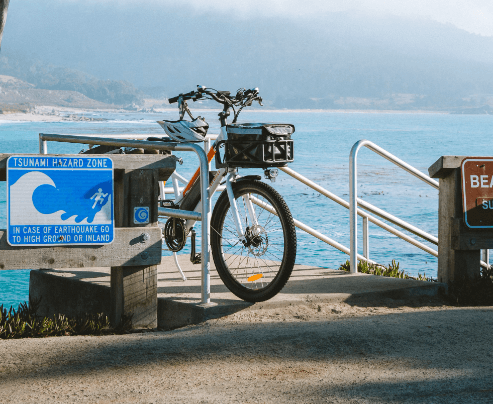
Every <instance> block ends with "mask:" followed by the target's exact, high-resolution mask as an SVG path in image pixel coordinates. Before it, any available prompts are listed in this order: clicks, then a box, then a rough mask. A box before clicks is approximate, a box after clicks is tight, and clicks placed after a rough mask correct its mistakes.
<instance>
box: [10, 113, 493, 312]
mask: <svg viewBox="0 0 493 404" xmlns="http://www.w3.org/2000/svg"><path fill="white" fill-rule="evenodd" d="M67 114H68V113H67ZM199 114H200V115H201V116H203V117H205V119H206V120H207V121H208V122H209V124H210V125H211V128H210V130H209V133H218V132H219V125H218V123H217V111H214V110H202V111H200V112H199ZM83 115H84V116H85V117H87V118H102V119H103V120H101V121H60V122H14V121H8V120H3V121H0V152H2V153H19V154H21V153H37V152H38V150H39V146H38V134H39V133H59V134H75V133H91V134H99V133H100V134H101V135H105V134H115V133H122V134H123V133H146V134H149V135H152V136H155V135H162V134H163V132H162V129H161V128H160V126H159V125H158V124H157V123H156V122H155V121H156V120H160V119H178V114H177V112H175V111H171V110H170V111H166V112H163V113H137V112H135V113H134V112H123V113H105V112H85V113H84V114H83ZM6 117H7V118H8V116H6ZM241 118H242V119H240V120H242V121H246V122H283V123H292V124H294V125H295V127H296V132H295V133H294V135H293V139H294V141H295V146H294V155H295V161H294V162H293V163H292V164H290V168H292V169H293V170H295V171H297V172H299V173H300V174H302V175H304V176H305V177H307V178H309V179H310V180H312V181H314V182H316V183H318V184H319V185H321V186H322V187H324V188H326V189H328V190H329V191H331V192H333V193H334V194H336V195H338V196H340V197H342V198H343V199H345V200H348V198H349V197H348V194H349V152H350V150H351V147H352V146H353V144H354V143H355V142H357V141H358V140H361V139H367V140H370V141H372V142H374V143H376V144H377V145H379V146H380V147H383V148H384V149H386V150H387V151H389V152H390V153H392V154H394V155H395V156H397V157H398V158H400V159H402V160H404V161H405V162H407V163H409V164H411V165H412V166H414V167H416V168H417V169H419V170H420V171H422V172H423V173H426V174H428V167H429V166H431V165H432V164H433V163H434V162H435V161H436V160H437V159H438V158H439V157H440V156H442V155H468V156H491V155H493V147H491V144H490V141H491V132H490V130H491V128H492V126H493V116H490V115H449V114H435V113H356V112H351V113H349V112H348V113H345V112H327V111H268V110H264V111H258V110H255V111H248V110H247V111H243V112H242V113H241ZM85 147H86V146H84V145H75V144H67V143H66V144H64V143H54V142H50V143H49V144H48V152H49V153H78V152H79V151H80V150H81V149H83V148H85ZM177 154H178V155H179V156H180V157H182V158H184V164H183V165H182V166H178V171H179V172H180V173H181V174H182V175H184V176H186V177H188V178H189V177H190V175H191V173H193V171H194V170H195V168H196V167H197V165H198V161H197V158H196V156H195V154H194V153H184V152H182V153H177ZM240 174H245V175H247V174H258V175H262V171H261V170H256V169H249V170H247V169H242V170H240ZM271 185H273V186H274V187H275V188H276V189H277V190H278V191H279V192H280V193H281V195H283V197H284V198H285V199H286V201H287V203H288V206H289V207H290V210H291V213H292V214H293V217H294V218H296V219H298V220H300V221H301V222H303V223H305V224H307V225H308V226H310V227H312V228H314V229H316V230H318V231H319V232H321V233H323V234H325V235H327V236H328V237H330V238H332V239H334V240H336V241H338V242H339V243H341V244H343V245H345V246H348V245H349V212H348V210H347V209H345V208H343V207H342V206H340V205H338V204H337V203H335V202H333V201H332V200H330V199H327V198H326V197H324V196H321V195H320V194H318V193H316V192H315V191H313V190H312V189H310V188H308V187H307V186H305V185H304V184H302V183H300V182H298V181H297V180H295V179H293V178H291V177H289V176H288V175H286V174H285V173H283V172H281V171H279V176H278V178H277V181H276V182H274V183H271ZM358 196H359V197H361V198H363V199H364V200H366V201H368V202H370V203H372V204H374V205H376V206H377V207H379V208H381V209H384V210H386V211H387V212H389V213H391V214H393V215H395V216H397V217H399V218H401V219H403V220H405V221H407V222H409V223H411V224H413V225H414V226H417V227H419V228H421V229H423V230H425V231H427V232H428V233H431V234H433V235H437V233H438V191H437V190H436V189H434V188H432V187H430V186H429V185H427V184H425V183H424V182H422V181H420V180H418V179H417V178H415V177H414V176H412V175H410V174H408V173H407V172H405V171H403V170H401V169H399V168H397V167H396V166H394V165H393V164H391V163H390V162H388V161H387V160H385V159H383V158H382V157H380V156H378V155H376V154H375V153H373V152H371V151H370V150H368V149H366V148H363V149H361V151H360V152H359V157H358ZM5 227H6V184H5V182H0V228H5ZM359 232H360V236H359V237H360V243H359V246H360V252H361V250H362V243H361V219H360V224H359ZM197 233H198V234H200V231H199V230H198V231H197ZM297 235H298V253H297V263H299V264H307V265H316V266H321V267H327V268H334V269H336V268H338V267H339V265H340V264H342V263H343V262H345V261H346V259H348V258H349V257H348V256H347V255H346V254H344V253H342V252H340V251H338V250H337V249H335V248H333V247H331V246H329V245H327V244H325V243H323V242H322V241H320V240H318V239H316V238H314V237H312V236H310V235H308V234H306V233H304V232H303V231H300V230H298V233H297ZM413 237H414V236H413ZM188 244H189V243H188ZM424 244H427V243H426V242H424ZM198 245H199V246H200V242H199V243H198ZM427 245H430V246H432V245H431V244H427ZM432 247H434V248H436V246H432ZM188 251H189V249H188V248H185V249H184V250H183V252H184V253H186V252H188ZM168 254H170V253H169V252H168V251H163V255H168ZM370 258H371V259H373V260H375V261H377V262H379V263H381V264H388V263H390V262H391V261H392V260H396V261H397V262H399V264H400V269H402V270H404V271H406V272H408V273H409V274H410V275H412V276H416V275H417V274H418V273H421V274H423V273H425V274H426V275H427V276H431V277H436V273H437V259H436V258H435V257H433V256H432V255H429V254H428V253H426V252H424V251H422V250H420V249H418V248H417V247H414V246H413V245H410V244H408V243H406V242H404V241H403V240H401V239H399V238H397V237H395V236H393V235H392V234H390V233H387V232H385V231H384V230H382V229H380V228H379V227H377V226H375V225H373V224H371V223H370ZM28 295H29V270H28V269H26V270H16V271H8V270H3V271H0V304H4V306H10V305H13V306H17V305H18V304H19V303H21V302H24V301H27V300H28ZM212 298H213V297H212Z"/></svg>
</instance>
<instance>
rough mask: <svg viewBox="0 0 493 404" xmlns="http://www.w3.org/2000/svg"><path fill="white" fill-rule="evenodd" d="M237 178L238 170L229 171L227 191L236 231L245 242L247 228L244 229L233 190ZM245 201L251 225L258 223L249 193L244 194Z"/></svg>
mask: <svg viewBox="0 0 493 404" xmlns="http://www.w3.org/2000/svg"><path fill="white" fill-rule="evenodd" d="M235 178H236V171H232V172H229V173H228V175H227V177H226V192H227V193H228V199H229V203H230V205H231V210H232V213H233V222H234V223H235V227H236V232H237V234H238V237H239V239H240V240H241V241H242V242H243V243H246V241H247V240H246V237H245V232H246V230H247V229H245V232H244V231H243V227H242V224H241V219H240V213H239V211H238V205H237V204H236V199H235V196H234V192H233V182H234V181H235ZM243 203H244V204H245V207H246V213H247V215H248V217H249V219H250V223H251V226H252V225H253V226H256V225H257V224H258V223H257V216H255V210H254V208H253V204H252V201H251V200H250V197H249V195H248V194H247V195H244V196H243Z"/></svg>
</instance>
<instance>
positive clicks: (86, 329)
mask: <svg viewBox="0 0 493 404" xmlns="http://www.w3.org/2000/svg"><path fill="white" fill-rule="evenodd" d="M39 303H40V301H39V300H38V301H33V300H30V301H29V304H27V303H21V304H20V305H19V307H18V309H17V310H15V309H14V308H13V307H10V309H9V310H7V309H6V308H4V307H3V305H1V306H0V338H3V339H8V338H37V337H54V336H63V335H103V334H122V333H125V332H127V331H128V330H129V329H130V328H131V327H132V324H131V319H129V318H126V317H122V321H120V325H119V326H118V327H117V328H115V329H111V328H110V324H109V320H108V317H107V316H106V315H104V314H103V313H100V314H85V315H82V316H78V317H75V318H68V317H66V316H65V315H63V314H58V315H54V316H53V317H43V318H41V317H38V316H36V311H37V309H38V307H39Z"/></svg>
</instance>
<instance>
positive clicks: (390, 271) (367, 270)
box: [339, 260, 434, 282]
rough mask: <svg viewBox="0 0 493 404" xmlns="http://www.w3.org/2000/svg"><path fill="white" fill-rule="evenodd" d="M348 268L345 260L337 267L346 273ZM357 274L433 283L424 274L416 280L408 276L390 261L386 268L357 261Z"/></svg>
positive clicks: (394, 262)
mask: <svg viewBox="0 0 493 404" xmlns="http://www.w3.org/2000/svg"><path fill="white" fill-rule="evenodd" d="M349 268H350V263H349V260H346V262H345V263H344V264H342V265H341V266H340V267H339V269H340V270H342V271H346V272H349ZM358 272H361V273H363V274H370V275H378V276H388V277H391V278H401V279H417V280H420V281H430V282H433V281H434V279H432V278H427V277H426V274H424V275H421V274H418V277H417V278H414V277H412V276H409V275H408V274H407V273H406V272H404V271H401V270H400V269H399V263H398V262H396V261H395V260H392V262H391V263H390V264H389V265H388V266H384V265H379V264H371V263H368V262H367V261H358Z"/></svg>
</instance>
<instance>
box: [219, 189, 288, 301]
mask: <svg viewBox="0 0 493 404" xmlns="http://www.w3.org/2000/svg"><path fill="white" fill-rule="evenodd" d="M233 193H234V196H235V200H237V206H238V212H239V214H240V217H241V222H242V227H243V230H244V231H245V229H247V231H246V233H247V234H248V237H247V242H246V244H245V243H243V242H242V241H241V240H240V238H239V237H238V235H237V232H236V230H235V229H236V228H235V225H234V222H233V216H232V210H231V209H230V208H231V206H230V201H229V198H228V195H227V192H226V190H225V191H224V192H223V193H222V194H221V195H220V196H219V198H218V200H217V203H216V205H215V207H214V211H213V213H212V218H211V250H212V257H213V259H214V264H215V266H216V270H217V272H218V274H219V276H220V278H221V280H222V281H223V282H224V284H225V285H226V287H227V288H228V289H229V290H230V291H231V292H232V293H234V294H235V295H236V296H238V297H239V298H240V299H243V300H246V301H248V302H253V303H255V302H262V301H265V300H268V299H270V298H272V297H274V296H275V295H276V294H277V293H279V292H280V291H281V290H282V288H283V287H284V286H285V285H286V282H287V281H288V279H289V277H290V276H291V272H292V271H293V267H294V263H295V259H296V244H297V242H296V229H295V226H294V221H293V218H292V216H291V212H290V211H289V208H288V206H287V204H286V202H285V201H284V199H283V198H282V197H281V195H279V193H278V192H277V191H276V190H275V189H274V188H272V187H271V186H270V185H267V184H265V183H263V182H261V181H256V180H239V181H237V182H236V183H234V184H233ZM245 195H249V197H252V196H254V197H256V198H257V202H258V201H260V202H261V203H262V202H263V203H267V204H269V205H270V206H271V207H272V208H274V210H275V212H276V214H273V213H272V212H270V211H268V210H266V209H262V208H261V207H260V206H259V205H258V204H255V205H252V206H254V209H255V217H256V218H257V224H256V225H255V224H253V223H251V220H250V218H249V217H248V215H247V214H246V211H247V209H246V206H245V199H244V198H243V196H245ZM260 223H262V225H261V224H260ZM248 229H249V230H248ZM248 231H250V233H248ZM276 232H277V233H279V232H281V234H276ZM276 236H277V237H276ZM249 243H250V245H248V244H249Z"/></svg>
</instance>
